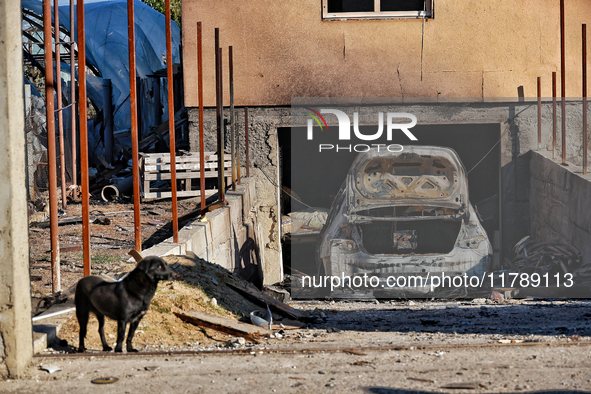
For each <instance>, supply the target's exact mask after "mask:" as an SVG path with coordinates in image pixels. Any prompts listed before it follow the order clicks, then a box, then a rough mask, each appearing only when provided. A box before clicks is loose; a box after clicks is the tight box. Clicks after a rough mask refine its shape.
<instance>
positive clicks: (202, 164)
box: [197, 22, 205, 213]
mask: <svg viewBox="0 0 591 394" xmlns="http://www.w3.org/2000/svg"><path fill="white" fill-rule="evenodd" d="M202 44H203V33H202V29H201V22H197V79H198V82H199V192H200V194H201V212H202V213H203V210H204V209H205V146H204V145H203V144H204V142H203V140H204V136H203V133H204V132H203V45H202Z"/></svg>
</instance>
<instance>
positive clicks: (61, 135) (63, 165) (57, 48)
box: [53, 0, 74, 209]
mask: <svg viewBox="0 0 591 394" xmlns="http://www.w3.org/2000/svg"><path fill="white" fill-rule="evenodd" d="M53 10H54V11H53V17H54V28H53V31H54V33H55V76H56V96H57V98H56V104H57V105H56V107H57V127H58V132H59V144H60V179H61V182H60V186H61V190H62V208H63V209H66V207H67V206H68V202H67V198H66V155H65V149H64V116H63V113H62V64H61V62H62V61H61V54H60V51H61V48H60V17H59V15H60V13H59V11H58V0H53ZM72 110H74V108H72Z"/></svg>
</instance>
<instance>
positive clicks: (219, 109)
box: [215, 27, 225, 201]
mask: <svg viewBox="0 0 591 394" xmlns="http://www.w3.org/2000/svg"><path fill="white" fill-rule="evenodd" d="M221 64H222V51H221V48H220V29H219V28H218V27H216V28H215V86H216V116H217V154H218V200H219V201H224V199H225V196H224V133H223V128H224V124H223V122H224V115H223V105H224V104H223V103H224V101H223V97H222V94H223V90H224V89H223V84H222V66H221Z"/></svg>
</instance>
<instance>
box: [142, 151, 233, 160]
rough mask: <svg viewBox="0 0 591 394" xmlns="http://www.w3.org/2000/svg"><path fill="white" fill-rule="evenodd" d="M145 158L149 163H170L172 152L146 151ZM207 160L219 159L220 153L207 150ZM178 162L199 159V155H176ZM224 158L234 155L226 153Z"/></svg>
mask: <svg viewBox="0 0 591 394" xmlns="http://www.w3.org/2000/svg"><path fill="white" fill-rule="evenodd" d="M142 157H144V159H145V160H146V162H147V163H154V162H156V161H158V160H159V161H164V162H168V163H170V153H145V154H144V156H142ZM204 158H205V161H208V160H210V161H217V159H218V155H216V154H214V153H213V152H209V153H208V152H206V153H205V154H204ZM176 160H177V162H178V161H179V160H186V161H199V155H193V154H191V155H183V156H177V157H176ZM224 160H232V155H230V154H228V153H225V154H224Z"/></svg>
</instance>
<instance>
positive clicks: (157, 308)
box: [150, 301, 170, 313]
mask: <svg viewBox="0 0 591 394" xmlns="http://www.w3.org/2000/svg"><path fill="white" fill-rule="evenodd" d="M150 309H152V310H154V311H156V312H160V313H170V309H168V308H165V307H161V306H160V305H159V304H158V301H152V305H150Z"/></svg>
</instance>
